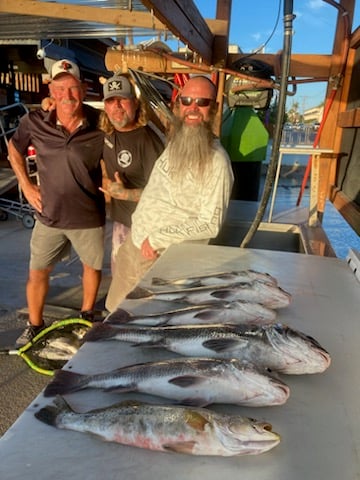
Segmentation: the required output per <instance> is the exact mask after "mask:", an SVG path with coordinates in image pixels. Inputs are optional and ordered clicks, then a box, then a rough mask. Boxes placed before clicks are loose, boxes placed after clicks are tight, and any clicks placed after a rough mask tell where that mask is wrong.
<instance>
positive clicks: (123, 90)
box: [103, 75, 135, 100]
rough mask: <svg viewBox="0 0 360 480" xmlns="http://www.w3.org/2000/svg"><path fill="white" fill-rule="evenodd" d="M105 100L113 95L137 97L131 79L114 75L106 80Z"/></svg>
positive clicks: (104, 88)
mask: <svg viewBox="0 0 360 480" xmlns="http://www.w3.org/2000/svg"><path fill="white" fill-rule="evenodd" d="M103 91H104V100H107V99H108V98H112V97H124V98H132V97H135V92H134V89H133V87H132V85H131V83H130V82H129V80H128V79H127V78H126V77H124V76H122V75H114V76H112V77H110V78H108V79H107V80H106V82H105V83H104V86H103Z"/></svg>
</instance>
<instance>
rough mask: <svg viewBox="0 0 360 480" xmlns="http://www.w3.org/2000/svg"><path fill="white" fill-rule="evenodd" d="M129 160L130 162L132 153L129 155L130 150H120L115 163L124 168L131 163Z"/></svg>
mask: <svg viewBox="0 0 360 480" xmlns="http://www.w3.org/2000/svg"><path fill="white" fill-rule="evenodd" d="M131 162H132V155H131V152H129V150H121V151H120V152H119V153H118V156H117V163H118V164H119V165H120V167H122V168H126V167H128V166H129V165H131Z"/></svg>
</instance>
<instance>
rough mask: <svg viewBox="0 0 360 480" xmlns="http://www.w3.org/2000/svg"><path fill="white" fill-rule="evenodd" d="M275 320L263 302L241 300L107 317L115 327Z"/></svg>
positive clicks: (113, 313)
mask: <svg viewBox="0 0 360 480" xmlns="http://www.w3.org/2000/svg"><path fill="white" fill-rule="evenodd" d="M276 317H277V313H276V310H273V309H271V308H268V307H265V306H264V305H261V304H260V303H252V302H245V301H243V300H238V301H234V302H218V303H212V304H209V305H190V306H186V307H183V308H176V309H173V310H168V311H166V312H161V313H148V314H146V315H131V314H130V313H129V312H127V311H126V310H123V309H122V308H118V309H117V310H115V311H114V312H112V313H111V314H110V315H109V316H108V317H107V318H106V321H107V322H108V323H111V324H113V325H123V324H136V325H148V326H153V327H154V326H159V325H184V324H187V325H192V324H209V323H234V324H235V323H252V324H259V325H260V324H264V323H271V322H274V321H275V320H276Z"/></svg>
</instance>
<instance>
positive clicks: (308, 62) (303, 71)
mask: <svg viewBox="0 0 360 480" xmlns="http://www.w3.org/2000/svg"><path fill="white" fill-rule="evenodd" d="M248 56H249V54H248V53H233V54H229V55H228V68H230V67H231V65H232V64H233V63H234V62H235V61H237V60H240V59H241V58H243V57H244V58H246V57H248ZM256 60H260V61H262V62H265V63H267V64H268V65H271V66H272V67H273V68H274V73H275V76H279V75H280V65H281V53H279V54H266V53H264V54H263V53H257V54H256ZM330 67H331V55H315V54H314V55H313V54H307V53H293V54H292V55H291V60H290V72H289V74H290V76H293V77H297V78H299V77H303V78H324V77H325V78H328V77H329V75H330Z"/></svg>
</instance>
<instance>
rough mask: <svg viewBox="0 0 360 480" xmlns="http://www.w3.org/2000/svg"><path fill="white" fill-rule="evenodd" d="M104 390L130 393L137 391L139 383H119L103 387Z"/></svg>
mask: <svg viewBox="0 0 360 480" xmlns="http://www.w3.org/2000/svg"><path fill="white" fill-rule="evenodd" d="M103 391H104V392H112V393H129V392H136V391H137V384H136V383H128V384H126V385H117V386H114V387H108V388H104V389H103Z"/></svg>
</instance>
